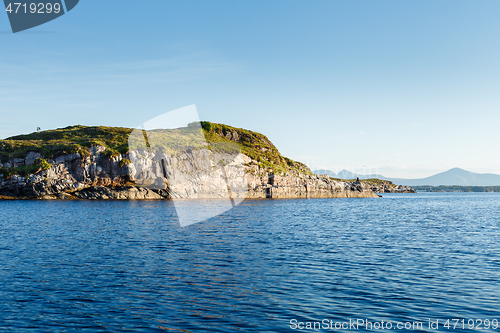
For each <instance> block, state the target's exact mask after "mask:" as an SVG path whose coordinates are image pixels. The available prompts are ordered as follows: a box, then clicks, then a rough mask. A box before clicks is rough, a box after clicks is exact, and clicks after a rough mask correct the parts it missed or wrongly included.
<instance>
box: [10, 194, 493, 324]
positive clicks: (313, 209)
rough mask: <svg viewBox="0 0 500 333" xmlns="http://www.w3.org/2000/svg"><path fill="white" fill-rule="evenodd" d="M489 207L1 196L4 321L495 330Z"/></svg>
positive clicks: (426, 199) (414, 197) (464, 202)
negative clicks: (179, 208) (209, 206)
mask: <svg viewBox="0 0 500 333" xmlns="http://www.w3.org/2000/svg"><path fill="white" fill-rule="evenodd" d="M191 204H192V205H193V209H196V205H197V202H196V201H193V202H192V203H191ZM499 207H500V194H495V193H470V194H469V193H442V194H439V193H422V194H387V195H384V197H383V198H374V199H303V200H302V199H294V200H245V201H244V202H243V203H242V204H240V205H239V206H237V207H235V208H234V209H232V210H230V211H228V212H226V213H224V214H223V215H220V216H217V217H214V218H212V219H210V220H208V221H205V222H202V223H197V224H194V225H191V226H189V227H185V228H181V227H180V226H179V223H178V221H177V217H176V213H175V207H174V205H173V204H172V202H170V201H127V202H125V201H124V202H120V201H1V202H0V331H12V332H24V331H28V332H102V331H110V332H165V331H168V332H298V331H302V332H304V331H310V332H313V331H334V330H335V331H346V332H347V331H351V332H352V331H377V332H382V331H398V330H404V331H408V332H410V331H427V332H435V331H438V330H439V331H454V332H459V331H468V332H470V331H471V330H470V329H469V328H470V326H468V325H470V320H473V324H474V325H473V328H474V329H479V328H482V329H481V331H498V330H500V324H497V328H496V329H494V327H493V323H494V322H493V321H494V320H497V322H498V321H499V320H500V209H499ZM447 320H448V325H449V326H448V327H445V325H446V323H447ZM450 320H451V321H450ZM456 320H458V322H457V321H456ZM486 320H488V323H489V325H488V328H487V327H486V325H485V323H486ZM382 321H383V324H381V322H382ZM480 321H481V323H482V324H481V325H479V323H480ZM353 322H356V323H358V324H360V323H363V324H362V325H358V326H357V327H354V326H350V327H347V325H352V324H353ZM369 323H371V325H372V326H371V327H370V326H369V325H370V324H369ZM388 323H391V326H392V327H390V328H389V327H388ZM415 323H421V327H419V326H418V324H417V326H416V327H415V326H412V327H411V328H409V327H410V326H411V325H415ZM377 324H378V329H377V328H376V325H377ZM436 324H437V325H438V326H436ZM318 325H321V327H320V326H318ZM335 325H337V326H336V328H337V329H335ZM367 325H368V326H367ZM381 325H382V326H381ZM384 325H385V326H384ZM396 325H400V326H396ZM401 325H406V329H404V328H403V327H404V326H401ZM408 325H410V326H408ZM450 325H451V327H450ZM453 325H455V326H453ZM374 326H375V327H374ZM313 328H316V330H314V329H313ZM436 328H437V329H436Z"/></svg>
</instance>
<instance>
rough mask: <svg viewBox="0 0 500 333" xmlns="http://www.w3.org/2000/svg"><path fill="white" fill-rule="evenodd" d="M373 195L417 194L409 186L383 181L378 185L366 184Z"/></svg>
mask: <svg viewBox="0 0 500 333" xmlns="http://www.w3.org/2000/svg"><path fill="white" fill-rule="evenodd" d="M367 185H368V186H369V187H370V188H371V190H372V191H373V192H375V193H417V191H415V190H414V189H412V188H411V187H409V186H404V185H396V184H394V183H393V182H391V181H388V180H384V181H381V182H379V183H367Z"/></svg>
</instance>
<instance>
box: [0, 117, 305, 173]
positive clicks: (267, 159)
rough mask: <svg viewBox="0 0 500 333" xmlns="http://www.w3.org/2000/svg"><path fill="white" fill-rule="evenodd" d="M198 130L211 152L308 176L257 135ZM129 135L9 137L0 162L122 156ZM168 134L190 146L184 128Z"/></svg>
mask: <svg viewBox="0 0 500 333" xmlns="http://www.w3.org/2000/svg"><path fill="white" fill-rule="evenodd" d="M201 127H202V128H203V132H204V136H205V138H206V141H207V142H209V143H210V144H211V149H217V148H216V147H222V146H224V144H225V143H227V144H229V143H236V144H237V145H238V146H239V148H240V149H241V152H242V153H243V154H245V155H247V156H249V157H250V158H252V159H253V160H255V161H257V162H258V163H259V164H260V166H261V167H263V168H265V169H268V170H270V169H272V170H273V171H274V172H278V173H281V172H287V171H296V172H300V173H303V174H311V171H310V170H309V168H307V166H306V165H304V164H303V163H300V162H295V161H293V160H291V159H289V158H287V157H284V156H282V155H281V154H280V153H279V151H278V149H277V148H276V147H275V146H274V145H273V144H272V143H271V141H270V140H269V139H268V138H267V137H266V136H264V135H262V134H260V133H256V132H253V131H249V130H245V129H242V128H235V127H232V126H228V125H223V124H216V123H211V122H207V121H202V122H201ZM132 131H134V130H133V129H130V128H123V127H105V126H94V127H87V126H80V125H78V126H70V127H66V128H61V129H55V130H49V131H43V132H35V133H31V134H27V135H18V136H13V137H10V138H8V139H5V140H0V162H1V163H5V162H7V161H9V160H11V159H13V158H24V157H25V156H26V155H27V154H28V153H29V152H38V153H40V154H42V156H43V157H44V158H45V159H53V158H56V157H58V156H61V155H67V154H73V153H80V154H81V155H82V156H88V155H89V148H90V147H92V146H97V145H99V146H104V147H106V154H107V155H108V156H116V155H119V154H125V153H127V152H128V150H129V140H128V139H129V135H130V134H131V133H132ZM152 132H154V131H152ZM169 133H170V134H169V137H170V138H173V139H174V140H171V142H175V143H176V145H177V146H179V147H182V146H184V147H186V146H189V145H190V144H193V138H192V136H190V135H189V131H188V128H187V127H186V128H181V129H176V130H174V131H170V132H169ZM151 134H153V133H151ZM149 135H150V134H148V136H149ZM193 145H194V146H196V144H193Z"/></svg>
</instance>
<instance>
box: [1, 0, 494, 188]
mask: <svg viewBox="0 0 500 333" xmlns="http://www.w3.org/2000/svg"><path fill="white" fill-rule="evenodd" d="M499 12H500V2H498V1H480V2H473V1H460V0H453V1H425V0H418V1H411V0H409V1H396V0H393V1H384V0H380V1H371V0H369V1H362V0H358V1H335V0H326V1H322V0H316V1H294V0H263V1H256V0H252V1H231V0H227V1H218V0H214V1H207V0H203V1H202V0H198V1H192V0H182V1H170V0H149V1H135V2H132V1H123V0H82V1H80V3H79V4H78V6H77V7H75V8H74V9H73V10H72V11H71V12H69V13H67V14H66V15H63V16H62V17H60V18H58V19H56V20H54V21H51V22H49V23H46V24H44V25H41V26H39V27H36V28H33V29H30V30H28V31H26V32H20V33H16V34H13V33H12V32H11V29H10V25H9V22H8V18H7V14H6V13H5V14H4V15H2V14H1V13H0V116H1V122H0V124H1V125H0V138H6V137H9V136H12V135H17V134H21V133H31V132H34V131H35V130H36V128H37V127H41V129H42V130H46V129H54V128H60V127H66V126H70V125H76V124H81V125H105V126H124V127H132V128H135V127H137V126H139V125H140V124H143V123H144V122H146V121H148V120H149V119H152V118H154V117H156V116H159V115H161V114H163V113H165V112H168V111H171V110H175V109H178V108H181V107H184V106H188V105H192V104H195V105H196V108H197V110H198V113H199V115H200V118H201V119H202V120H208V121H212V122H217V123H224V124H228V125H232V126H235V127H241V128H246V129H250V130H254V131H257V132H260V133H263V134H265V135H266V136H268V138H269V139H270V140H271V141H272V142H273V143H274V144H275V145H276V147H278V149H279V150H280V152H281V153H282V154H283V155H285V156H287V157H290V158H292V159H294V160H298V161H301V162H304V163H306V164H307V165H308V166H309V167H311V168H312V169H329V170H332V171H335V172H338V171H340V170H342V169H348V170H350V171H353V172H358V173H365V172H366V173H379V174H382V175H384V176H386V177H399V178H420V177H426V176H430V175H432V174H434V173H437V172H442V171H445V170H447V169H451V168H453V167H460V168H464V169H467V170H469V171H473V172H480V173H485V172H491V173H498V174H500V154H499V148H498V143H499V142H500V130H499V125H500V112H499V111H500V80H499V78H500V61H499V59H500V20H498V14H499Z"/></svg>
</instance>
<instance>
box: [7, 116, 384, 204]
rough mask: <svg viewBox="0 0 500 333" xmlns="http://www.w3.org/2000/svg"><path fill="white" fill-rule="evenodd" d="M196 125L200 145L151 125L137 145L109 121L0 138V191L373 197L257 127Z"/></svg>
mask: <svg viewBox="0 0 500 333" xmlns="http://www.w3.org/2000/svg"><path fill="white" fill-rule="evenodd" d="M199 129H200V131H202V136H203V137H204V138H205V139H206V142H201V143H199V144H198V145H197V143H193V142H194V141H193V136H192V133H194V132H196V129H195V130H193V129H190V128H185V129H181V130H175V131H174V132H169V133H159V134H158V133H151V136H150V138H149V141H151V145H150V142H148V140H147V139H146V144H145V145H142V146H141V145H137V144H136V143H134V141H133V140H131V138H134V133H135V131H134V130H132V129H127V128H113V127H84V126H72V127H67V128H64V129H58V130H53V131H45V132H37V133H32V134H29V135H22V136H16V137H12V138H9V139H6V140H1V141H0V199H125V200H131V199H132V200H134V199H137V200H139V199H172V198H186V199H191V198H222V197H224V195H225V193H226V194H227V191H229V193H230V194H231V197H232V198H233V197H234V198H245V197H246V198H341V197H360V198H361V197H362V198H366V197H377V195H376V194H375V193H374V191H372V189H371V187H370V185H368V184H366V183H363V182H355V181H352V182H348V181H340V180H335V179H331V178H330V177H328V176H317V175H314V174H313V173H312V172H311V171H310V170H309V168H308V167H307V166H306V165H304V164H302V163H300V162H296V161H293V160H291V159H288V158H286V157H283V156H282V155H281V154H280V153H279V151H278V149H277V148H276V147H275V146H274V145H273V144H272V143H271V142H270V140H269V139H268V138H267V137H265V136H264V135H262V134H260V133H256V132H252V131H248V130H244V129H239V128H234V127H231V126H227V125H222V124H214V123H209V122H202V123H201V127H200V128H199ZM161 135H163V136H161ZM140 137H142V132H140V133H139V134H138V136H137V138H140ZM160 137H161V139H164V138H165V137H168V138H169V139H170V141H169V142H170V143H169V145H164V146H163V147H164V149H158V148H157V147H156V148H155V146H154V145H153V141H154V142H159V141H160V139H159V138H160ZM172 143H173V144H172ZM201 144H204V145H205V146H203V145H201ZM173 146H175V147H177V151H175V152H172V151H170V150H171V149H172V147H173ZM178 147H181V148H182V149H181V148H178ZM228 147H229V148H230V149H229V148H228ZM169 149H170V150H169ZM214 161H215V163H214Z"/></svg>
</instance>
